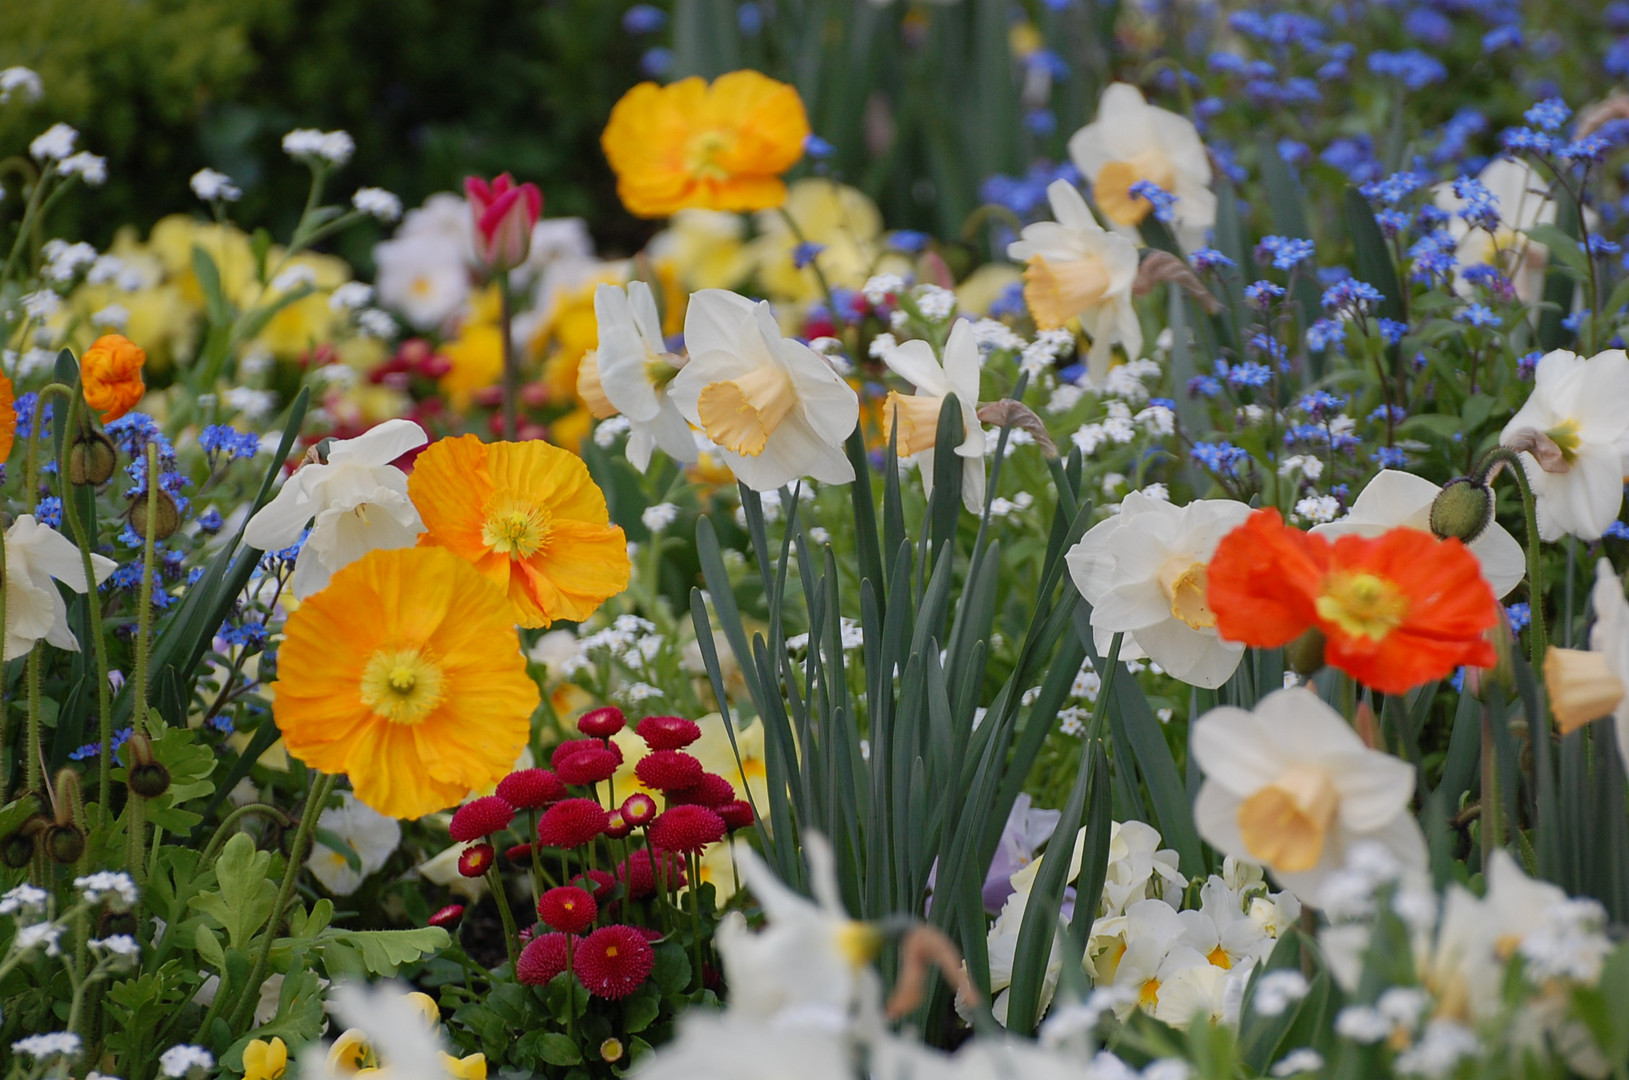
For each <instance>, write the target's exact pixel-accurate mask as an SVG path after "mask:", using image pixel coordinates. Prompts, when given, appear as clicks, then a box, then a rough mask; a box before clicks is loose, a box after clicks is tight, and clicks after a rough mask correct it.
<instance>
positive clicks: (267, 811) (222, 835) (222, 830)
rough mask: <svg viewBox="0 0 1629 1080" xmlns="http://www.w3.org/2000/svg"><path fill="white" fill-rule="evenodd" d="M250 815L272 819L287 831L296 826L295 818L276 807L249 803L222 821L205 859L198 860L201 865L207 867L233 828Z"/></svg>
mask: <svg viewBox="0 0 1629 1080" xmlns="http://www.w3.org/2000/svg"><path fill="white" fill-rule="evenodd" d="M250 814H259V815H261V816H263V817H268V818H271V819H272V820H273V821H275V822H277V823H278V824H279V825H281V826H282V827H283V828H285V829H286V828H288V827H289V826H290V825H292V824H294V819H293V818H291V817H289V816H288V815H287V814H285V813H283V811H281V810H279V809H278V808H277V807H275V806H269V805H267V804H266V803H248V804H246V805H244V806H240V807H238V808H237V809H236V810H234V811H232V812H231V813H230V814H227V815H226V817H224V818H222V819H221V823H220V826H219V827H218V828H216V830H215V835H214V836H212V837H210V838H209V843H208V844H206V845H205V846H204V855H203V858H201V859H199V860H198V861H199V863H200V864H206V865H207V864H208V863H209V861H210V859H211V858H213V857H214V855H215V852H216V851H217V850H219V849H220V846H221V845H222V844H224V843H226V840H227V838H228V837H229V836H230V835H231V830H232V827H233V826H234V825H236V824H237V823H238V822H239V821H242V820H243V819H244V818H245V817H248V816H249V815H250Z"/></svg>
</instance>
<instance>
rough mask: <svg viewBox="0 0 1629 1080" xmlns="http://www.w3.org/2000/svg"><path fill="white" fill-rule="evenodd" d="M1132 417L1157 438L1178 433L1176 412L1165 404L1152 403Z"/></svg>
mask: <svg viewBox="0 0 1629 1080" xmlns="http://www.w3.org/2000/svg"><path fill="white" fill-rule="evenodd" d="M1132 419H1133V420H1134V421H1135V422H1136V423H1137V424H1139V425H1141V426H1142V429H1143V430H1144V431H1146V432H1148V434H1150V435H1152V436H1154V437H1155V438H1158V437H1160V436H1162V435H1174V434H1176V413H1174V412H1172V411H1171V410H1170V409H1167V408H1166V407H1165V406H1164V405H1150V406H1149V407H1148V408H1146V409H1144V410H1143V411H1142V412H1140V413H1138V414H1137V415H1136V416H1135V417H1133V418H1132Z"/></svg>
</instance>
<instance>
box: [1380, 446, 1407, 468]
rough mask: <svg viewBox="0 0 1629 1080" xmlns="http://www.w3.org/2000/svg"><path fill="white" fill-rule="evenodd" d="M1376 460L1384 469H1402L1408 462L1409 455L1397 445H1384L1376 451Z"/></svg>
mask: <svg viewBox="0 0 1629 1080" xmlns="http://www.w3.org/2000/svg"><path fill="white" fill-rule="evenodd" d="M1374 460H1375V461H1376V462H1378V463H1379V465H1380V467H1381V468H1382V469H1401V468H1402V467H1403V466H1404V465H1407V464H1408V455H1407V454H1405V453H1403V451H1401V450H1399V449H1398V448H1397V447H1395V446H1382V447H1381V448H1380V449H1378V450H1376V451H1375V452H1374Z"/></svg>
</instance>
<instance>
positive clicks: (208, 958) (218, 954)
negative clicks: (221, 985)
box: [192, 923, 226, 972]
mask: <svg viewBox="0 0 1629 1080" xmlns="http://www.w3.org/2000/svg"><path fill="white" fill-rule="evenodd" d="M192 947H193V948H194V949H196V950H198V955H199V956H200V957H202V958H203V959H204V961H205V962H206V963H208V964H209V966H210V967H212V968H214V969H215V970H216V971H218V972H219V971H225V970H226V950H225V949H223V948H221V939H220V938H219V937H218V936H216V933H215V931H214V930H211V929H210V928H209V926H207V925H206V924H204V923H199V924H198V930H197V932H196V933H194V934H193V935H192Z"/></svg>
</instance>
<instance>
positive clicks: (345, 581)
mask: <svg viewBox="0 0 1629 1080" xmlns="http://www.w3.org/2000/svg"><path fill="white" fill-rule="evenodd" d="M277 661H278V667H277V673H278V681H277V683H276V686H275V694H274V697H273V703H272V716H273V719H275V720H276V722H277V727H278V730H280V731H281V732H282V733H283V743H284V745H285V746H286V747H287V748H288V752H289V754H290V755H291V756H293V757H295V758H297V759H299V760H300V761H303V762H305V763H306V764H307V765H309V766H311V767H312V768H314V769H320V770H322V771H323V772H327V773H345V774H346V775H348V776H349V777H350V778H351V787H352V788H353V789H355V791H356V797H357V798H358V799H359V800H361V801H362V802H363V803H364V804H366V805H368V806H370V807H372V808H373V809H375V810H377V811H378V812H379V813H381V814H385V815H386V816H388V817H422V816H423V815H425V814H431V813H434V812H436V811H437V810H444V809H446V808H447V807H449V806H455V805H457V804H458V803H459V802H460V801H462V800H463V798H464V797H465V796H466V795H468V794H469V793H470V792H471V791H473V790H479V789H480V788H484V787H486V786H487V785H489V784H493V783H495V782H497V781H498V780H500V779H502V777H503V776H504V774H505V773H507V772H509V770H510V769H512V768H513V767H514V763H515V759H516V758H517V757H518V756H519V755H520V752H521V750H522V749H523V748H524V747H525V746H526V739H527V736H528V735H529V733H530V732H531V717H532V712H533V711H534V710H535V709H536V708H537V703H538V691H537V684H536V683H534V682H533V681H532V680H531V679H530V678H529V677H528V676H527V674H526V658H525V657H524V656H523V655H522V654H521V651H520V637H519V635H518V634H516V632H515V625H514V618H513V612H512V611H511V610H510V607H509V605H508V604H507V603H505V602H504V597H503V593H502V592H500V591H499V590H498V589H496V588H493V587H492V585H491V584H490V583H489V582H487V581H486V580H485V579H484V578H482V577H481V575H480V574H478V573H476V572H475V571H474V570H472V569H471V568H470V566H469V564H468V563H466V562H464V561H463V560H462V559H459V558H457V557H456V556H454V555H453V554H452V553H451V552H447V551H442V550H439V549H435V548H397V549H394V550H390V551H372V552H369V553H368V554H367V555H365V556H363V557H362V558H361V559H358V560H357V561H356V562H354V563H351V564H350V565H349V566H347V567H345V568H344V569H342V570H340V571H339V572H338V573H336V574H335V575H334V579H333V581H332V582H330V583H329V585H328V587H327V588H326V589H323V590H321V591H320V592H317V593H315V594H313V595H312V596H310V597H308V598H307V599H306V600H305V601H304V602H303V603H301V604H300V606H299V608H298V609H296V610H295V612H294V614H292V615H290V616H289V619H288V629H287V631H286V633H285V637H284V640H283V647H282V650H281V651H280V652H279V653H278V656H277Z"/></svg>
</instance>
